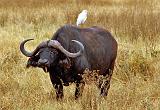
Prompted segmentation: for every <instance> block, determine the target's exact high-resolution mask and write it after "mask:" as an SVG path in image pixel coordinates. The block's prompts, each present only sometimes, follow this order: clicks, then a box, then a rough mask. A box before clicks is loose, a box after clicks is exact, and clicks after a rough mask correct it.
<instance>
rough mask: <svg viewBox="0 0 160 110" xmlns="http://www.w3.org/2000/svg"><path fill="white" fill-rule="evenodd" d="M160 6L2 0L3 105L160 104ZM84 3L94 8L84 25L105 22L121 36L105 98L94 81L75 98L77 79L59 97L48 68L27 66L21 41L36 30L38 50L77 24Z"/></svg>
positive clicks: (117, 109)
mask: <svg viewBox="0 0 160 110" xmlns="http://www.w3.org/2000/svg"><path fill="white" fill-rule="evenodd" d="M159 6H160V2H159V1H158V0H152V1H151V0H150V1H149V0H127V1H126V0H81V1H77V0H29V1H27V0H0V109H2V110H8V109H11V110H13V109H20V110H21V109H22V110H23V109H44V110H74V109H77V110H83V109H84V110H106V109H107V110H128V109H129V110H159V109H160V86H159V85H160V69H159V68H160V58H159V56H160V45H159V43H160V40H159V39H160V31H159V30H160V20H159V19H160V12H159V10H160V7H159ZM82 9H87V10H88V11H89V15H88V19H87V21H86V23H85V25H83V26H82V27H89V26H93V25H98V26H101V27H104V28H106V29H108V30H109V31H111V33H112V34H113V35H114V36H115V38H116V39H117V41H118V44H119V50H118V58H117V63H116V67H115V71H114V75H113V78H112V81H111V88H110V90H109V95H108V97H107V99H103V98H101V97H100V96H99V91H98V90H97V88H96V86H95V85H94V83H91V84H90V85H86V86H85V90H84V93H83V96H82V98H80V99H79V100H77V101H75V100H74V90H75V85H71V86H70V87H65V89H64V93H65V98H64V99H63V100H62V101H61V102H57V101H56V99H55V93H54V89H53V88H52V85H51V82H50V79H49V76H48V74H45V73H44V72H43V71H42V70H41V69H38V68H36V69H35V68H34V69H26V68H25V64H26V61H27V58H26V57H24V56H23V55H22V54H21V53H20V51H19V43H20V41H22V40H23V39H26V38H31V37H33V36H34V38H35V39H36V40H35V41H34V42H33V43H30V44H28V45H29V46H28V49H31V50H32V49H33V48H34V47H35V46H36V45H37V44H38V43H39V42H41V41H43V40H45V39H49V38H51V36H52V34H53V33H54V32H55V31H56V30H57V29H58V28H59V27H60V26H62V25H64V24H66V23H70V24H75V21H76V17H77V15H78V13H79V12H80V11H81V10H82Z"/></svg>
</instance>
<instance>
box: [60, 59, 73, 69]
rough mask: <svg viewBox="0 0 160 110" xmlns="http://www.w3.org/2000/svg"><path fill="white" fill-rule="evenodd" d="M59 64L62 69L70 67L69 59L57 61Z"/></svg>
mask: <svg viewBox="0 0 160 110" xmlns="http://www.w3.org/2000/svg"><path fill="white" fill-rule="evenodd" d="M59 64H60V65H61V66H62V67H63V68H67V69H69V68H70V67H71V61H70V59H69V58H65V59H63V60H60V61H59Z"/></svg>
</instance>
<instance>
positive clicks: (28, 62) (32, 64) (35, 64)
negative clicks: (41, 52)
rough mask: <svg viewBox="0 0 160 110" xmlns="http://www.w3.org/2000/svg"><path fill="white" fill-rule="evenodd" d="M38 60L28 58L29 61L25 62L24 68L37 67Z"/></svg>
mask: <svg viewBox="0 0 160 110" xmlns="http://www.w3.org/2000/svg"><path fill="white" fill-rule="evenodd" d="M37 62H38V60H37V59H35V58H32V57H30V58H29V59H28V61H27V65H26V68H29V67H31V66H32V67H37V66H38V65H37V64H38V63H37Z"/></svg>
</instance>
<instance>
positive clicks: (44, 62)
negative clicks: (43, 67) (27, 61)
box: [38, 59, 48, 64]
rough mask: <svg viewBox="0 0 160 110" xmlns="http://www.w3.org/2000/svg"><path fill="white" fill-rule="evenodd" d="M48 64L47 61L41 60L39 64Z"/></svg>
mask: <svg viewBox="0 0 160 110" xmlns="http://www.w3.org/2000/svg"><path fill="white" fill-rule="evenodd" d="M47 62H48V60H47V59H39V60H38V64H46V63H47Z"/></svg>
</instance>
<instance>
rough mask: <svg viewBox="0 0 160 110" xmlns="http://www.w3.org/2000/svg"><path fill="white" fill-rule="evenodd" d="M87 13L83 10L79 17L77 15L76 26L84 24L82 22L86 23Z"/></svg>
mask: <svg viewBox="0 0 160 110" xmlns="http://www.w3.org/2000/svg"><path fill="white" fill-rule="evenodd" d="M87 13H88V11H87V10H83V11H82V12H81V13H80V14H79V15H78V18H77V22H76V24H77V26H79V25H80V24H84V22H85V21H86V19H87Z"/></svg>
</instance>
